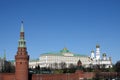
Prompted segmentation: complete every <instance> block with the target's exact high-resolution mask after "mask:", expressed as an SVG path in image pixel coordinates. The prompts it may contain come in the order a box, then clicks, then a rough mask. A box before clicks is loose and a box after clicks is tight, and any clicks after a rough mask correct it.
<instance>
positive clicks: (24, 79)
mask: <svg viewBox="0 0 120 80" xmlns="http://www.w3.org/2000/svg"><path fill="white" fill-rule="evenodd" d="M15 62H16V63H15V64H16V67H15V80H28V67H29V55H28V54H27V48H26V42H25V39H24V29H23V21H22V22H21V31H20V39H19V45H18V51H17V54H16V55H15Z"/></svg>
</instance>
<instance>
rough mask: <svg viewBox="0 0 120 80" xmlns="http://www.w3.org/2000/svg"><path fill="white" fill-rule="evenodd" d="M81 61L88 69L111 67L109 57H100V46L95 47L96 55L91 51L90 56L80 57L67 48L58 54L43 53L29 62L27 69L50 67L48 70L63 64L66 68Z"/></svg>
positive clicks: (103, 55)
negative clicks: (95, 66) (92, 66)
mask: <svg viewBox="0 0 120 80" xmlns="http://www.w3.org/2000/svg"><path fill="white" fill-rule="evenodd" d="M79 60H81V62H82V65H83V66H84V67H90V65H101V66H102V65H104V66H105V67H106V68H109V67H112V60H111V57H107V55H106V53H103V54H102V58H101V57H100V46H99V45H96V53H94V51H91V55H90V56H87V55H81V54H75V53H72V52H70V51H69V50H68V49H67V48H63V49H62V50H60V52H58V53H52V52H50V53H43V54H41V55H40V57H39V59H35V60H30V62H29V67H30V68H35V66H38V65H39V66H40V67H50V68H55V67H56V66H57V68H61V67H60V64H61V63H65V64H66V67H69V66H70V65H71V64H72V65H77V62H78V61H79Z"/></svg>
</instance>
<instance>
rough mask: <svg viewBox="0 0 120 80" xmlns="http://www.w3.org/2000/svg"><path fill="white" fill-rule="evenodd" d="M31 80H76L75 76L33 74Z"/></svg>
mask: <svg viewBox="0 0 120 80" xmlns="http://www.w3.org/2000/svg"><path fill="white" fill-rule="evenodd" d="M32 80H78V76H77V75H75V74H34V75H32Z"/></svg>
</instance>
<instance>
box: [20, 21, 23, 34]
mask: <svg viewBox="0 0 120 80" xmlns="http://www.w3.org/2000/svg"><path fill="white" fill-rule="evenodd" d="M20 32H24V26H23V21H21V30H20Z"/></svg>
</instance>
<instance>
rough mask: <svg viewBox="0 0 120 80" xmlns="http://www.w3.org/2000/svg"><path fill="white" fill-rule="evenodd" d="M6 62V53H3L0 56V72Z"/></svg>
mask: <svg viewBox="0 0 120 80" xmlns="http://www.w3.org/2000/svg"><path fill="white" fill-rule="evenodd" d="M6 63H7V61H6V54H5V53H4V57H3V58H2V57H0V72H2V71H3V70H4V68H5V65H6Z"/></svg>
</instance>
